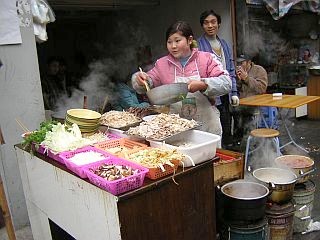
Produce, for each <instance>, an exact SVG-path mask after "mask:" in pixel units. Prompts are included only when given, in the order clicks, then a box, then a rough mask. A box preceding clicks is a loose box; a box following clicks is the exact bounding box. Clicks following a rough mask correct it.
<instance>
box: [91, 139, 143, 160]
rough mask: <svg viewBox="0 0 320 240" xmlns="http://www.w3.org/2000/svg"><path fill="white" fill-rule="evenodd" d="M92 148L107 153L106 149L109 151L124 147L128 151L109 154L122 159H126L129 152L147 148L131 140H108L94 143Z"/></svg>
mask: <svg viewBox="0 0 320 240" xmlns="http://www.w3.org/2000/svg"><path fill="white" fill-rule="evenodd" d="M93 146H95V147H96V148H99V149H101V150H104V151H106V152H109V151H108V149H110V148H115V147H120V148H121V147H125V148H127V149H128V150H124V151H121V152H120V153H113V152H109V153H110V154H113V155H116V156H118V157H123V158H125V157H126V155H127V153H128V152H129V151H130V150H136V149H137V150H139V149H144V148H146V147H147V145H146V144H143V143H139V142H135V141H131V140H129V139H126V138H120V139H115V140H108V141H104V142H100V143H96V144H94V145H93Z"/></svg>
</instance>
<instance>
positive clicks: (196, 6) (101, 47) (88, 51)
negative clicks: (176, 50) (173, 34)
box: [38, 0, 232, 72]
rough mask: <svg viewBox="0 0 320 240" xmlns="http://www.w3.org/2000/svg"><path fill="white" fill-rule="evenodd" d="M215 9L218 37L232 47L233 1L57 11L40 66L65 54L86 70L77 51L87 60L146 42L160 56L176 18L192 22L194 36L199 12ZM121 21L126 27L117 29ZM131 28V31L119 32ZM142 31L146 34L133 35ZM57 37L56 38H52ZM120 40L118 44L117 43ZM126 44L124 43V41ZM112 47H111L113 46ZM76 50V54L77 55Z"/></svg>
mask: <svg viewBox="0 0 320 240" xmlns="http://www.w3.org/2000/svg"><path fill="white" fill-rule="evenodd" d="M207 9H214V10H215V11H216V12H217V13H219V14H220V15H221V16H222V24H221V28H220V31H219V36H220V37H222V38H224V39H225V40H226V41H227V42H228V43H229V44H230V46H232V32H231V15H230V0H227V1H217V0H204V1H200V2H194V1H191V0H190V1H187V2H186V1H182V0H178V1H170V0H160V5H158V6H140V7H135V8H132V9H122V10H108V11H95V12H93V11H92V12H88V13H87V14H86V13H82V14H79V15H77V14H76V12H70V13H68V12H67V13H66V12H61V11H57V12H56V13H57V21H56V22H55V23H51V24H48V26H47V29H48V33H49V41H48V42H46V43H43V44H40V45H39V46H38V55H39V60H40V67H41V69H42V70H43V69H44V68H45V67H44V66H45V63H46V60H47V58H48V57H49V56H52V55H58V56H63V57H64V58H65V59H66V60H67V62H68V65H69V66H70V68H71V69H70V70H71V71H73V72H75V71H79V69H83V68H82V67H81V66H79V64H78V59H77V58H78V53H79V52H80V53H82V54H83V55H84V56H85V61H86V62H87V63H89V62H91V61H92V60H93V59H97V58H103V57H106V56H108V55H109V51H108V50H109V49H114V48H123V47H128V46H129V45H132V46H134V45H138V44H139V43H142V42H145V43H146V44H149V45H150V46H151V47H152V53H153V54H154V57H155V58H157V57H158V56H159V55H163V54H165V53H166V52H167V50H166V45H165V31H166V29H167V28H168V26H169V25H170V24H171V23H173V22H175V21H176V20H185V21H187V22H189V23H190V25H191V27H192V29H193V31H194V35H195V37H196V38H197V37H199V36H200V35H201V34H202V29H201V26H200V23H199V16H200V13H201V12H203V11H204V10H207ZM119 22H121V23H122V24H123V25H124V26H123V27H120V28H116V25H117V24H119ZM127 29H130V32H131V33H130V34H127V33H123V34H122V35H121V36H120V38H126V37H127V38H131V39H126V40H124V39H119V35H120V34H115V32H119V33H120V32H124V31H126V30H127ZM132 32H135V34H136V35H138V34H142V35H144V36H145V37H143V36H132V35H133V33H132ZM53 39H54V40H53ZM117 43H118V45H117ZM123 43H124V44H125V46H123V45H122V44H123ZM111 46H112V47H111ZM75 53H77V54H75Z"/></svg>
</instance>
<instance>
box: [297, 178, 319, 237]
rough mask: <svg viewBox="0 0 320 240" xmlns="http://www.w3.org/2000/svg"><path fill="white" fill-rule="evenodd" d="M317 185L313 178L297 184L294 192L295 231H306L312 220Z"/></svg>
mask: <svg viewBox="0 0 320 240" xmlns="http://www.w3.org/2000/svg"><path fill="white" fill-rule="evenodd" d="M315 189H316V186H315V184H314V182H312V181H311V180H309V181H307V182H305V183H302V184H297V185H296V187H295V189H294V192H293V200H294V201H295V204H296V206H295V213H294V219H293V232H304V231H305V230H307V228H308V225H309V223H310V221H311V212H312V208H313V200H314V192H315Z"/></svg>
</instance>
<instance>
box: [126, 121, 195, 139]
mask: <svg viewBox="0 0 320 240" xmlns="http://www.w3.org/2000/svg"><path fill="white" fill-rule="evenodd" d="M200 126H201V124H199V123H198V124H197V125H196V126H194V127H192V128H189V129H186V130H184V131H181V132H176V133H174V134H171V135H169V136H165V137H162V138H153V137H148V138H145V137H142V136H140V135H132V134H129V133H128V131H126V132H125V134H127V135H128V136H134V137H136V138H143V139H146V140H147V141H149V140H151V141H160V142H161V141H166V140H168V139H170V138H172V137H174V136H177V135H180V134H182V133H184V132H187V131H190V130H194V129H197V128H198V127H200Z"/></svg>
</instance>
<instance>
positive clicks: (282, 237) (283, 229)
mask: <svg viewBox="0 0 320 240" xmlns="http://www.w3.org/2000/svg"><path fill="white" fill-rule="evenodd" d="M293 215H294V206H293V203H292V202H289V203H286V204H282V205H279V204H275V203H273V204H270V205H268V206H267V209H266V216H267V218H268V226H269V240H292V239H293Z"/></svg>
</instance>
